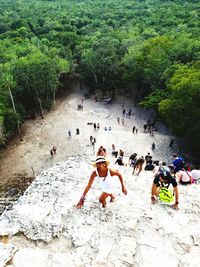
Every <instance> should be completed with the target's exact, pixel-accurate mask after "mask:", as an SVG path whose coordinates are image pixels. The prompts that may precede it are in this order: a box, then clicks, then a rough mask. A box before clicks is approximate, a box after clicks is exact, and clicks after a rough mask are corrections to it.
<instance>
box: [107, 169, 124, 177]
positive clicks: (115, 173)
mask: <svg viewBox="0 0 200 267" xmlns="http://www.w3.org/2000/svg"><path fill="white" fill-rule="evenodd" d="M109 170H110V175H111V176H113V175H118V176H119V175H121V174H120V173H119V171H118V170H117V169H109Z"/></svg>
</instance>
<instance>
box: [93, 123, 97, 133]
mask: <svg viewBox="0 0 200 267" xmlns="http://www.w3.org/2000/svg"><path fill="white" fill-rule="evenodd" d="M93 127H94V130H95V131H96V129H97V125H96V123H93Z"/></svg>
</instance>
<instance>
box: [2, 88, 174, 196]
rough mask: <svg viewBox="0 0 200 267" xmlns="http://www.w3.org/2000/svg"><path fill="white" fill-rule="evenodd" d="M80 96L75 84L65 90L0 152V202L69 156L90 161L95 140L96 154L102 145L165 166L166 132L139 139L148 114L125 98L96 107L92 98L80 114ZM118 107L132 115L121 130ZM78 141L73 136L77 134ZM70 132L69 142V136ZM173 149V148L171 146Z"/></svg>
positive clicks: (168, 157) (160, 130)
mask: <svg viewBox="0 0 200 267" xmlns="http://www.w3.org/2000/svg"><path fill="white" fill-rule="evenodd" d="M84 93H85V92H84V91H83V90H80V88H79V84H77V85H72V86H71V88H68V94H66V95H65V96H62V98H60V99H58V100H57V103H56V106H55V109H54V110H53V111H51V112H49V113H48V114H46V115H45V118H44V119H40V118H37V119H35V120H28V121H26V122H25V123H24V124H23V126H22V135H23V141H21V142H20V141H18V138H14V139H13V141H11V142H10V144H9V145H8V146H7V148H6V149H3V150H1V157H2V158H1V161H0V197H3V196H6V194H8V195H11V196H16V195H17V194H18V193H19V194H20V192H22V191H24V190H25V189H26V188H27V186H28V185H30V183H31V181H32V180H33V179H34V177H36V175H38V174H39V173H41V171H43V170H45V169H48V168H49V167H51V166H53V165H54V164H56V162H60V161H65V160H66V159H67V158H68V157H69V156H72V155H82V154H87V155H88V156H93V155H94V153H95V152H94V150H93V147H92V146H91V144H90V141H89V137H90V136H91V135H92V136H94V137H96V139H97V143H96V148H95V150H96V149H97V148H98V147H99V146H100V145H103V146H105V147H106V149H107V150H108V152H109V153H110V152H111V145H112V144H115V146H116V150H119V149H122V150H124V151H125V156H126V158H127V159H128V157H129V156H130V155H131V154H132V153H134V152H136V153H138V156H141V155H143V156H145V155H146V154H147V152H151V154H152V155H153V159H155V160H163V161H166V162H167V163H170V162H171V160H172V154H173V151H172V149H170V148H169V142H170V139H171V138H172V136H171V134H170V132H169V131H168V129H167V128H166V127H165V126H164V125H163V124H162V123H159V124H158V130H157V131H156V132H155V135H154V137H152V136H150V135H149V134H148V133H144V131H143V125H144V123H146V122H147V120H148V118H149V114H148V112H147V111H144V110H143V109H141V108H138V107H135V106H134V105H133V103H132V101H131V99H130V98H129V97H126V98H125V99H124V97H122V96H121V97H120V96H119V97H118V98H117V99H116V100H115V101H113V102H112V103H111V104H107V103H106V102H95V101H94V97H93V98H92V97H91V98H89V99H84V100H83V110H78V109H77V105H78V104H80V103H81V100H82V99H83V98H84ZM122 103H124V108H125V109H127V110H128V109H130V108H131V109H132V115H131V118H130V119H129V118H125V125H124V126H123V125H122V124H121V122H120V124H118V123H117V117H120V119H122ZM94 122H96V123H97V122H98V123H100V130H99V131H94V129H93V125H92V124H89V123H94ZM134 125H135V126H136V128H138V134H137V135H136V134H133V133H132V128H133V126H134ZM109 126H111V128H112V130H111V131H104V130H103V129H104V127H109ZM77 128H78V129H79V130H80V135H76V129H77ZM68 130H71V132H72V136H71V137H69V136H68ZM153 142H154V143H155V144H156V149H155V151H151V144H152V143H153ZM52 146H56V148H57V154H56V156H55V158H54V159H51V157H50V152H49V151H50V149H51V148H52ZM175 147H177V146H176V144H175Z"/></svg>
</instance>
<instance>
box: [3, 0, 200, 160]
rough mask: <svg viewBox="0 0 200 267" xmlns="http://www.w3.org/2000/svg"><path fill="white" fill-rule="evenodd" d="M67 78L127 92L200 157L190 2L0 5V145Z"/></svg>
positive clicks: (198, 62)
mask: <svg viewBox="0 0 200 267" xmlns="http://www.w3.org/2000/svg"><path fill="white" fill-rule="evenodd" d="M69 77H75V78H76V79H79V80H80V81H82V82H83V83H84V84H85V85H86V86H87V88H89V92H90V93H93V92H94V91H95V90H96V89H98V90H101V91H102V93H104V92H107V91H108V90H109V91H110V92H111V93H112V95H114V94H115V92H116V90H118V89H121V90H124V93H127V92H128V93H129V94H130V95H131V96H132V97H133V99H134V100H135V102H136V103H137V104H138V105H141V106H142V107H144V108H151V109H154V110H156V112H157V114H158V116H159V118H161V119H162V120H164V121H165V122H166V124H167V125H168V127H169V128H170V129H171V130H172V132H173V134H175V135H177V136H180V137H183V138H184V140H186V141H187V143H188V145H189V146H190V147H191V149H192V151H193V153H194V154H196V156H199V155H200V138H199V133H200V2H199V1H198V0H196V1H195V0H188V1H184V0H171V1H170V0H166V1H164V0H135V1H133V0H105V1H104V0H38V1H37V0H0V143H1V144H2V145H3V144H6V142H7V141H8V140H9V139H10V137H12V136H13V134H14V133H15V132H17V131H19V132H20V126H21V124H22V123H23V122H24V120H25V119H26V118H30V117H34V116H36V114H40V115H41V116H42V117H43V112H44V111H48V110H50V109H51V107H52V106H53V104H54V101H55V98H56V94H57V93H58V92H59V90H61V89H62V90H63V88H65V87H64V84H65V83H66V81H67V79H69Z"/></svg>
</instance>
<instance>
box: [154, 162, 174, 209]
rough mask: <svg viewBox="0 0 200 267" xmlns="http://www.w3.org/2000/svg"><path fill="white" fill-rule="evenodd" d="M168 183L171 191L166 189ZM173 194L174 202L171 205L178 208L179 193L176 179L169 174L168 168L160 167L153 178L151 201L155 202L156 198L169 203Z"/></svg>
mask: <svg viewBox="0 0 200 267" xmlns="http://www.w3.org/2000/svg"><path fill="white" fill-rule="evenodd" d="M170 185H172V186H173V193H171V191H169V190H168V188H169V186H170ZM174 194H175V203H174V204H173V205H172V207H173V208H174V209H178V204H179V194H178V186H177V182H176V179H175V178H173V177H172V176H171V174H170V172H169V171H168V170H166V169H165V168H164V167H162V168H161V169H160V170H159V173H158V174H157V175H156V176H155V178H154V180H153V184H152V187H151V203H152V204H155V203H156V202H157V201H158V200H160V201H163V202H167V203H171V202H173V201H174Z"/></svg>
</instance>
